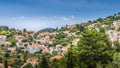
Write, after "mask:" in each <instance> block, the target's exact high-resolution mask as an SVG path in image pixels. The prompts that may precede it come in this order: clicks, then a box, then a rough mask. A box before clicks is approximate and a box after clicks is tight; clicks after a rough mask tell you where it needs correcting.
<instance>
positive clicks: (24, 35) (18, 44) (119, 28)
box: [0, 13, 120, 68]
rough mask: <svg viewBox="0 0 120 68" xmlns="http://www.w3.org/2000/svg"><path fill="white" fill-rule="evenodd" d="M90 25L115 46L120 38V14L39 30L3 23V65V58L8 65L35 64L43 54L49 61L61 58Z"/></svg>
mask: <svg viewBox="0 0 120 68" xmlns="http://www.w3.org/2000/svg"><path fill="white" fill-rule="evenodd" d="M87 29H89V30H91V29H95V30H96V31H98V32H103V33H105V34H106V35H108V37H109V40H110V41H111V44H112V46H113V47H114V46H115V44H116V43H117V42H119V41H120V14H119V13H118V14H115V15H114V16H108V17H106V18H99V19H97V20H94V21H88V22H83V23H81V24H74V25H65V26H63V27H61V28H60V29H56V30H55V31H53V32H47V31H45V32H40V33H37V34H36V32H35V31H33V30H26V29H22V30H19V29H14V28H9V27H7V26H0V45H1V46H0V55H1V56H0V68H4V63H3V61H4V59H7V61H8V68H24V66H26V65H27V64H31V65H32V66H33V67H35V66H36V65H37V64H38V63H39V62H40V56H41V55H42V54H46V55H47V56H48V57H49V61H52V60H53V59H59V58H61V57H62V56H64V54H65V53H66V52H67V50H68V48H69V47H70V46H71V45H74V46H77V42H78V41H79V40H80V37H79V36H80V35H81V32H83V31H84V30H87Z"/></svg>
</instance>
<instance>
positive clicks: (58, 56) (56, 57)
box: [50, 55, 62, 59]
mask: <svg viewBox="0 0 120 68" xmlns="http://www.w3.org/2000/svg"><path fill="white" fill-rule="evenodd" d="M60 58H62V56H61V55H56V56H53V57H51V58H50V59H60Z"/></svg>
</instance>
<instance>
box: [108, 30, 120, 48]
mask: <svg viewBox="0 0 120 68" xmlns="http://www.w3.org/2000/svg"><path fill="white" fill-rule="evenodd" d="M106 34H108V35H109V38H110V40H111V42H112V46H114V43H115V41H117V40H118V41H120V32H119V31H116V30H109V31H107V33H106Z"/></svg>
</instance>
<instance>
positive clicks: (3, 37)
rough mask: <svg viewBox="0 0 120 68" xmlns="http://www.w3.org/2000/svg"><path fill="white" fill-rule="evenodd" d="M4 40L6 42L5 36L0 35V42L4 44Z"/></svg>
mask: <svg viewBox="0 0 120 68" xmlns="http://www.w3.org/2000/svg"><path fill="white" fill-rule="evenodd" d="M5 42H6V36H5V35H0V44H5Z"/></svg>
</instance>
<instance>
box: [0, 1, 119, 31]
mask: <svg viewBox="0 0 120 68" xmlns="http://www.w3.org/2000/svg"><path fill="white" fill-rule="evenodd" d="M119 3H120V0H0V25H7V26H9V27H14V28H20V29H22V28H27V29H33V30H35V31H37V30H39V29H43V28H47V27H57V26H62V25H65V24H75V23H80V22H84V21H88V20H93V19H97V18H99V17H106V16H109V15H113V14H114V13H117V12H120V8H119V6H120V5H119Z"/></svg>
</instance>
